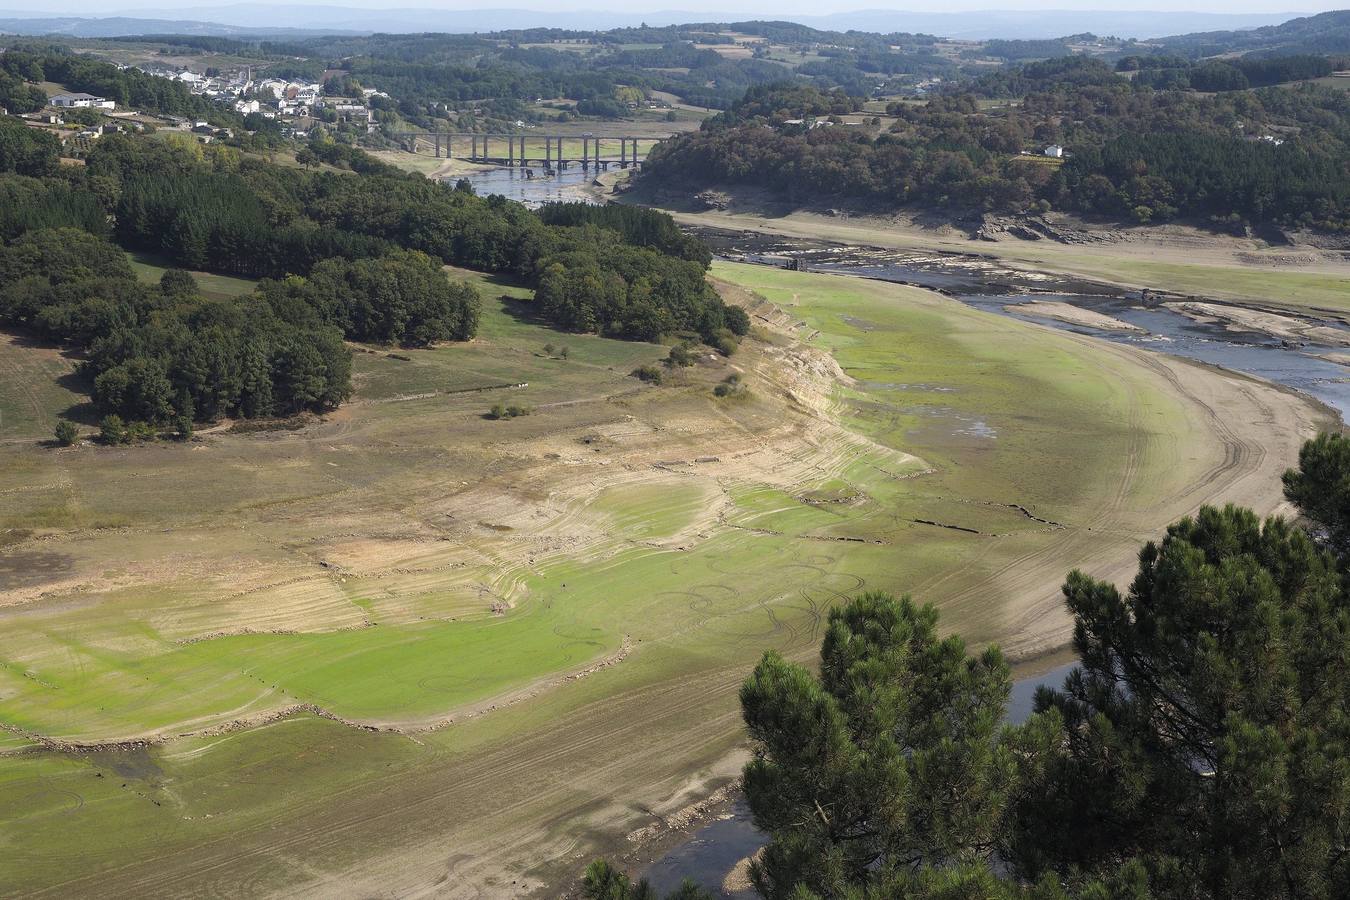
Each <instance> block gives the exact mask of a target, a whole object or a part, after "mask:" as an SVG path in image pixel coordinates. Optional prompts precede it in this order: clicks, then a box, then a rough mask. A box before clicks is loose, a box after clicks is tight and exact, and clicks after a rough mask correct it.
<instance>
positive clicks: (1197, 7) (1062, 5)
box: [0, 0, 1350, 18]
mask: <svg viewBox="0 0 1350 900" xmlns="http://www.w3.org/2000/svg"><path fill="white" fill-rule="evenodd" d="M229 5H231V0H183V2H181V3H179V4H169V3H165V2H164V0H28V2H25V3H23V4H22V8H23V10H24V11H25V12H27V13H30V14H33V13H48V14H53V15H76V16H91V15H108V14H110V13H123V12H132V11H135V10H139V9H154V10H163V9H165V7H168V6H177V7H178V8H179V9H180V10H181V11H182V12H184V13H186V12H189V11H190V10H191V9H192V8H193V7H199V6H200V7H208V6H209V7H221V6H229ZM278 5H285V6H301V5H323V6H345V7H358V8H363V9H378V8H382V7H383V8H388V7H402V8H408V9H411V8H418V9H446V10H464V9H510V8H515V9H526V8H540V7H541V4H539V3H536V2H528V0H385V2H381V0H280V3H279V4H278ZM19 6H20V4H18V3H15V2H13V0H8V2H7V0H0V9H6V8H8V9H14V8H17V7H19ZM550 6H551V8H554V9H556V8H557V7H556V6H554V5H551V4H550ZM576 6H577V7H578V8H604V7H605V6H606V4H604V3H600V2H590V3H588V2H586V0H582V2H581V3H579V4H576ZM623 7H624V9H626V10H628V11H636V10H640V9H653V10H664V9H698V8H704V9H723V10H726V9H730V8H734V9H737V10H747V11H762V12H772V11H773V10H786V9H796V10H798V11H800V12H808V11H812V12H835V11H844V10H859V9H866V10H876V9H896V10H913V11H922V12H967V11H978V10H988V9H998V10H1024V11H1046V10H1094V9H1103V10H1131V11H1136V10H1147V9H1158V10H1166V11H1168V12H1181V11H1187V12H1207V13H1288V14H1289V15H1290V17H1291V18H1292V17H1293V16H1296V15H1299V14H1303V13H1313V12H1322V11H1325V10H1332V9H1345V8H1348V7H1350V0H1339V2H1337V0H1182V2H1175V0H1142V2H1141V0H1134V2H1130V0H834V2H823V3H822V2H810V0H777V2H774V0H743V2H737V0H730V2H727V0H720V2H710V0H629V2H626V3H624V4H623Z"/></svg>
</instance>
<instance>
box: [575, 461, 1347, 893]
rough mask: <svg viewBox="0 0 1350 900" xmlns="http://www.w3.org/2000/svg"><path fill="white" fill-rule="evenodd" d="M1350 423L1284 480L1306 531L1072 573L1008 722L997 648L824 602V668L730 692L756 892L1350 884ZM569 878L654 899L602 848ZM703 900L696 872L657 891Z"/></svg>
mask: <svg viewBox="0 0 1350 900" xmlns="http://www.w3.org/2000/svg"><path fill="white" fill-rule="evenodd" d="M1348 486H1350V438H1347V437H1345V436H1342V435H1329V434H1324V435H1322V436H1321V437H1319V438H1317V439H1315V440H1312V441H1309V442H1308V443H1307V444H1305V445H1304V447H1303V449H1302V451H1301V453H1300V455H1299V466H1298V468H1297V469H1292V470H1290V471H1289V472H1287V473H1286V474H1285V476H1284V488H1285V495H1286V497H1287V498H1288V499H1289V500H1290V501H1291V502H1292V503H1293V504H1295V505H1296V506H1297V508H1298V509H1299V511H1300V513H1302V516H1303V525H1302V526H1300V525H1296V524H1294V523H1291V522H1288V521H1286V520H1284V519H1281V518H1278V517H1272V518H1269V519H1266V520H1264V521H1262V520H1261V519H1259V518H1258V517H1257V516H1256V515H1255V514H1254V513H1252V512H1251V511H1250V510H1247V509H1241V508H1237V507H1234V506H1227V507H1224V508H1222V509H1218V508H1213V507H1205V508H1202V509H1201V510H1200V511H1199V512H1198V513H1197V514H1196V515H1195V516H1194V517H1192V518H1185V519H1182V520H1181V521H1180V522H1177V523H1175V524H1173V525H1172V526H1171V527H1169V528H1168V529H1167V533H1166V535H1165V536H1164V537H1163V538H1162V539H1161V540H1159V541H1151V542H1149V543H1148V544H1146V545H1145V546H1144V548H1143V550H1142V551H1141V553H1140V555H1139V568H1138V573H1137V575H1136V576H1135V578H1134V581H1133V583H1132V584H1131V585H1130V587H1129V589H1128V591H1125V592H1122V591H1120V590H1119V589H1117V588H1116V586H1115V585H1113V584H1111V583H1108V582H1104V581H1099V580H1096V579H1093V578H1091V577H1089V576H1087V575H1084V574H1083V573H1081V572H1077V571H1075V572H1071V573H1070V574H1069V576H1068V578H1067V580H1066V582H1065V584H1064V588H1063V593H1064V599H1065V603H1066V605H1067V606H1068V609H1069V611H1070V613H1072V615H1073V618H1074V639H1073V646H1074V650H1075V651H1076V653H1077V656H1078V664H1077V665H1076V667H1075V668H1074V669H1073V670H1072V671H1071V672H1070V674H1069V675H1068V677H1067V678H1066V679H1065V681H1064V683H1063V685H1062V686H1061V687H1059V688H1048V687H1044V686H1043V687H1040V688H1039V689H1038V690H1037V693H1036V698H1035V706H1034V714H1033V715H1032V716H1031V717H1030V718H1029V719H1028V720H1027V721H1025V722H1024V723H1021V724H1016V725H1013V724H1008V723H1007V722H1006V721H1005V720H1004V715H1005V709H1006V707H1007V704H1008V699H1009V695H1010V689H1011V679H1010V672H1009V667H1008V663H1007V661H1006V660H1005V659H1004V658H1003V656H1002V654H1001V653H1000V652H999V650H998V648H997V647H989V648H986V649H985V650H983V651H982V652H980V653H978V654H971V653H969V652H968V651H967V648H966V646H965V644H964V643H963V642H962V640H961V639H960V638H959V637H957V636H954V635H953V636H947V637H943V636H942V635H941V634H940V633H939V630H938V613H937V610H936V609H934V608H933V607H931V606H919V605H917V604H915V603H914V602H912V601H911V600H910V599H909V598H901V599H898V600H897V599H895V598H894V597H892V596H891V595H888V594H882V593H866V594H862V595H860V596H857V597H855V598H853V599H851V600H850V601H848V602H847V603H845V604H843V605H842V606H840V607H837V608H835V609H833V610H831V612H830V614H829V619H828V626H827V628H826V630H825V636H824V640H823V643H822V646H821V649H820V664H819V666H818V668H811V669H808V668H807V667H805V666H802V665H799V664H797V663H795V662H790V661H788V660H786V659H784V658H783V657H782V656H780V655H779V654H778V653H776V652H774V651H769V652H768V653H766V654H765V655H764V657H763V659H762V661H761V662H760V663H759V665H758V666H757V667H756V668H755V670H754V672H753V673H752V674H751V675H750V677H749V678H748V679H747V680H746V681H745V683H744V684H743V685H742V687H741V692H740V701H741V710H742V716H743V718H744V721H745V724H746V728H747V730H748V732H749V737H750V740H751V744H752V747H753V757H752V759H751V761H750V762H749V763H748V764H747V765H746V767H745V770H744V774H743V776H742V787H743V789H744V793H745V797H746V800H747V801H748V803H749V806H750V810H751V813H752V816H753V819H754V823H755V825H756V826H757V827H758V828H759V829H760V830H762V831H763V832H765V833H766V834H767V835H768V837H769V843H768V845H767V846H766V847H765V848H764V850H763V851H762V852H761V853H760V854H758V855H757V856H756V857H755V858H754V860H753V861H752V863H751V866H750V875H751V880H752V882H753V884H754V887H755V890H756V892H757V893H758V894H759V896H761V897H764V898H767V900H811V898H859V900H862V898H878V900H879V898H905V900H939V898H954V897H963V898H964V897H979V898H989V900H1068V898H1074V900H1079V898H1082V900H1107V898H1117V897H1129V898H1140V900H1143V898H1158V900H1207V898H1215V900H1217V898H1225V900H1305V898H1306V900H1320V898H1327V900H1332V898H1339V897H1345V896H1347V895H1350V587H1348V585H1350V577H1348V576H1350V487H1348ZM583 893H584V895H585V896H587V897H590V898H596V900H600V898H604V900H636V898H653V900H654V898H655V897H656V896H657V895H656V893H655V892H654V891H652V889H651V888H650V886H648V885H646V884H645V883H642V882H639V883H638V884H634V883H633V882H631V881H630V880H629V879H628V877H627V876H626V875H624V874H623V873H622V872H620V871H618V870H617V869H615V868H614V867H612V866H610V865H608V864H607V863H604V862H597V863H595V864H593V865H592V866H591V867H590V869H588V870H587V872H586V876H585V880H584V884H583ZM671 896H672V897H674V898H683V900H706V898H709V897H710V895H709V894H707V893H706V892H704V891H702V890H701V889H699V888H697V887H696V886H694V885H693V884H692V883H691V882H687V883H686V884H685V886H684V887H683V888H681V889H680V890H679V891H677V892H676V893H675V894H673V895H671Z"/></svg>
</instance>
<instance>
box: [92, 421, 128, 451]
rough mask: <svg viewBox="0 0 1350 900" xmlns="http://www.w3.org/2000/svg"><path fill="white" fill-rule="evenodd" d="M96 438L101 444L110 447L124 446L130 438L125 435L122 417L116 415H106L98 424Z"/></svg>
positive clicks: (125, 428)
mask: <svg viewBox="0 0 1350 900" xmlns="http://www.w3.org/2000/svg"><path fill="white" fill-rule="evenodd" d="M98 436H99V438H100V439H101V440H102V441H103V443H105V444H108V445H110V446H115V445H117V444H125V443H127V442H128V441H129V440H131V438H130V437H129V436H128V435H127V426H126V423H125V422H123V421H122V417H121V416H119V415H117V414H115V413H114V414H112V415H107V416H104V417H103V420H102V421H100V422H99V423H98Z"/></svg>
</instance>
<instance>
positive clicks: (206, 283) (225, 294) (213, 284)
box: [127, 253, 258, 300]
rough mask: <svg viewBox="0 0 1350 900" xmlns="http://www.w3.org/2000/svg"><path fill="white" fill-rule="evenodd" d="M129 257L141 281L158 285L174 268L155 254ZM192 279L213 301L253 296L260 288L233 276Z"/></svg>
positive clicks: (205, 274)
mask: <svg viewBox="0 0 1350 900" xmlns="http://www.w3.org/2000/svg"><path fill="white" fill-rule="evenodd" d="M127 256H128V257H129V258H130V260H131V268H132V269H134V270H135V272H136V277H137V278H139V279H141V281H145V282H149V283H154V284H158V283H159V279H160V276H161V275H163V274H164V272H165V271H166V270H167V269H170V268H173V266H172V265H171V264H170V263H169V262H168V260H165V259H161V258H160V257H158V256H154V255H153V254H149V253H129V254H127ZM192 277H193V278H194V279H196V281H197V287H198V288H199V289H200V290H201V292H202V295H203V296H205V297H210V298H211V299H213V300H228V299H229V298H231V297H238V296H240V295H242V294H251V293H253V289H254V288H255V287H257V286H258V282H256V281H254V280H252V279H249V278H236V277H234V276H233V275H216V274H214V273H211V272H193V273H192Z"/></svg>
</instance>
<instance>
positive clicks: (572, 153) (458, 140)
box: [391, 131, 664, 174]
mask: <svg viewBox="0 0 1350 900" xmlns="http://www.w3.org/2000/svg"><path fill="white" fill-rule="evenodd" d="M391 137H394V138H397V139H398V140H401V141H403V142H404V144H405V146H406V147H407V148H408V151H409V152H412V153H415V152H416V151H417V147H418V144H419V142H423V143H424V144H430V145H431V148H432V152H434V153H435V155H436V158H437V159H440V158H441V157H442V156H444V157H445V158H446V159H456V158H457V159H464V160H468V161H469V162H476V163H484V164H486V165H494V166H506V167H508V168H515V167H517V166H519V167H520V168H522V169H528V168H531V167H532V166H536V165H538V166H541V167H542V168H543V169H544V171H545V172H548V173H550V174H551V173H553V172H561V171H564V170H566V169H567V168H568V167H569V166H574V165H579V166H581V168H582V170H583V171H587V172H589V171H590V170H591V169H592V167H594V169H595V170H596V171H597V172H598V171H601V170H602V169H608V168H609V167H610V166H612V165H616V166H619V167H620V168H623V169H626V168H628V167H629V166H637V165H640V160H639V158H638V140H639V139H638V138H635V137H608V136H600V135H592V134H587V135H567V136H563V135H553V134H541V135H524V134H475V133H473V132H453V131H450V132H447V131H441V132H432V131H403V132H396V133H394V134H393V135H391ZM527 140H528V141H529V143H530V145H532V151H533V155H531V156H527V154H526V141H527ZM642 140H644V141H647V142H648V143H660V142H661V141H662V140H664V138H642ZM540 141H543V143H544V152H543V155H542V156H541V155H540V154H539V150H538V145H539V142H540ZM615 141H618V143H619V152H618V155H617V156H616V155H615V153H614V142H615ZM466 144H467V149H468V151H469V152H468V153H467V154H465V153H464V150H465V149H466ZM578 145H580V153H578V152H577V151H578ZM456 147H458V150H459V153H458V154H456V152H455V150H456ZM606 151H608V152H607V153H606Z"/></svg>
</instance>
